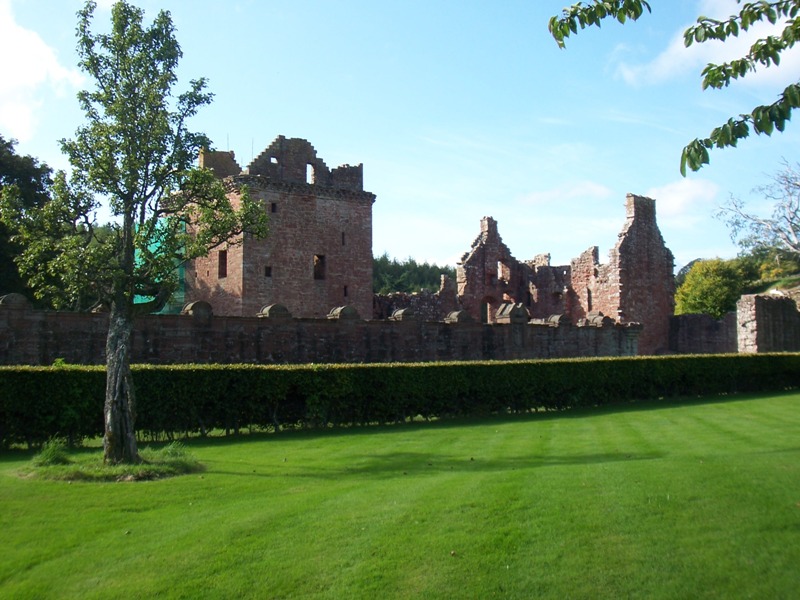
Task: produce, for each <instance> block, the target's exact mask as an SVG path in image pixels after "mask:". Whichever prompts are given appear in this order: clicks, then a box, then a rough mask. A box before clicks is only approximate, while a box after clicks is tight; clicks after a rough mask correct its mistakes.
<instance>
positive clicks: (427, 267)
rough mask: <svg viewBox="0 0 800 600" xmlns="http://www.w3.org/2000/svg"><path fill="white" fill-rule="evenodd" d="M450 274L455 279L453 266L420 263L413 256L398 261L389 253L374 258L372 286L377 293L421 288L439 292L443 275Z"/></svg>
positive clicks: (416, 290)
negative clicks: (390, 256)
mask: <svg viewBox="0 0 800 600" xmlns="http://www.w3.org/2000/svg"><path fill="white" fill-rule="evenodd" d="M443 274H444V275H449V276H450V277H451V278H453V279H455V276H456V270H455V269H454V268H453V267H447V266H445V267H440V266H439V265H437V264H436V263H433V264H429V263H428V262H422V263H418V262H417V261H416V260H414V259H413V258H410V257H409V258H408V259H406V260H405V261H398V260H397V259H396V258H392V259H390V258H389V255H388V254H387V253H384V254H383V255H382V256H379V257H376V258H374V259H373V263H372V288H373V290H374V291H375V293H376V294H390V293H392V292H406V293H413V292H419V291H421V290H427V291H430V292H438V291H439V286H440V285H441V276H442V275H443Z"/></svg>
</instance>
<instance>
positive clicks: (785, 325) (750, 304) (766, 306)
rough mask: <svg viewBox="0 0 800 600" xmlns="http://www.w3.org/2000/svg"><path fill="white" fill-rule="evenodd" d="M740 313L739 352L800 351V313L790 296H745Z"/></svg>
mask: <svg viewBox="0 0 800 600" xmlns="http://www.w3.org/2000/svg"><path fill="white" fill-rule="evenodd" d="M736 314H737V324H738V328H737V329H738V333H739V335H738V346H739V352H798V351H800V312H798V310H797V305H796V304H795V301H794V300H793V299H791V298H789V297H788V296H780V295H746V296H742V297H741V298H740V299H739V302H737V303H736Z"/></svg>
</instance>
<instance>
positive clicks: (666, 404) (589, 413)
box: [152, 390, 798, 448]
mask: <svg viewBox="0 0 800 600" xmlns="http://www.w3.org/2000/svg"><path fill="white" fill-rule="evenodd" d="M784 395H785V396H797V395H798V393H797V391H796V390H794V391H790V392H776V393H770V394H763V393H762V394H741V395H724V396H703V397H691V398H687V397H683V398H667V399H659V400H645V401H638V402H620V403H614V404H605V405H602V406H592V407H581V408H571V409H565V410H548V411H545V410H541V411H537V412H526V413H503V414H489V415H485V416H481V417H461V416H449V417H443V418H439V419H431V420H425V419H423V418H421V417H420V418H417V419H415V420H414V421H411V422H405V423H392V424H372V425H369V424H368V425H352V426H349V425H347V426H338V427H326V428H297V429H283V430H281V431H279V432H277V433H276V432H267V431H254V432H243V433H240V434H239V435H225V436H206V437H191V438H188V439H181V441H182V442H184V443H185V444H186V445H187V446H192V447H198V448H203V447H209V446H213V447H219V446H225V445H228V444H240V443H243V442H247V441H253V442H256V441H258V442H271V441H273V442H286V441H287V440H297V441H302V440H313V439H318V438H328V437H338V436H354V435H392V434H406V433H408V432H409V431H415V430H430V429H434V430H436V429H451V428H463V427H489V426H495V425H502V424H505V423H524V422H538V421H549V420H554V419H590V418H595V417H602V416H603V415H609V414H618V413H635V412H642V411H648V412H650V411H658V410H668V409H674V408H680V407H685V406H698V405H713V404H724V403H727V402H734V401H747V400H757V399H760V398H766V397H770V398H771V397H777V396H784ZM166 443H167V442H155V443H153V444H152V445H153V446H154V447H158V446H159V445H160V444H166Z"/></svg>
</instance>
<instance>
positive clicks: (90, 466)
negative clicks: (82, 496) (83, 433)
mask: <svg viewBox="0 0 800 600" xmlns="http://www.w3.org/2000/svg"><path fill="white" fill-rule="evenodd" d="M139 455H140V457H141V459H142V462H141V463H139V464H135V465H106V464H104V463H103V456H102V452H98V451H97V450H92V451H90V452H85V451H80V452H70V451H69V450H68V449H67V447H66V443H65V442H64V440H60V439H52V440H50V441H48V442H46V443H45V444H44V445H43V447H42V450H41V451H40V452H39V453H38V454H37V455H36V456H34V457H33V459H32V460H31V466H29V467H23V468H22V469H21V470H20V473H21V474H22V475H24V476H25V477H34V478H39V479H49V480H54V481H145V480H151V479H162V478H164V477H174V476H176V475H185V474H187V473H197V472H200V471H203V469H204V468H203V465H201V464H200V462H199V461H198V460H197V458H196V457H195V456H194V455H193V454H191V453H190V452H189V451H188V450H187V449H186V447H185V446H184V445H183V444H181V443H180V442H172V443H171V444H168V445H166V446H164V447H162V448H160V449H155V448H142V449H141V450H140V451H139Z"/></svg>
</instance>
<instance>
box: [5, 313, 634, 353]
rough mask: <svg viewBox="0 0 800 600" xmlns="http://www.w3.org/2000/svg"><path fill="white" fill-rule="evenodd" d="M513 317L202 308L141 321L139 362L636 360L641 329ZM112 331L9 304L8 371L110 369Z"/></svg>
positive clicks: (89, 318)
mask: <svg viewBox="0 0 800 600" xmlns="http://www.w3.org/2000/svg"><path fill="white" fill-rule="evenodd" d="M515 310H516V309H515ZM510 312H514V311H510ZM511 316H512V318H510V319H509V323H508V324H481V323H476V322H474V321H471V320H468V319H467V320H465V319H463V318H461V317H460V316H459V315H455V316H454V317H453V318H451V319H448V321H449V322H442V321H439V322H432V321H424V320H422V319H419V318H416V317H415V316H414V315H413V311H407V312H406V313H405V314H403V315H399V316H395V317H394V318H393V319H392V320H386V321H364V320H362V319H361V318H359V316H358V313H357V312H356V311H355V310H354V309H352V307H344V308H341V307H340V308H338V309H336V310H334V311H331V313H330V314H329V318H325V319H297V318H293V317H292V316H291V314H290V313H289V311H287V310H286V309H285V308H282V307H276V306H273V307H270V309H268V310H265V311H264V312H262V313H261V316H250V317H224V316H214V315H213V311H212V309H211V307H210V305H208V304H206V303H204V302H197V303H193V304H191V305H188V307H187V310H186V311H185V314H182V315H150V316H147V317H143V318H140V319H138V320H137V321H136V324H135V327H134V331H133V335H132V339H131V346H132V347H131V361H132V362H134V363H151V364H176V363H310V362H398V361H399V362H411V361H444V360H512V359H513V360H517V359H520V360H521V359H532V358H568V357H577V356H632V355H635V354H636V350H637V348H636V344H637V337H638V333H639V328H638V326H624V325H618V324H614V323H610V322H598V323H595V324H594V325H591V324H585V325H583V326H575V325H572V324H570V323H568V322H559V321H558V320H556V321H553V322H550V323H529V322H527V318H525V319H524V320H522V321H518V320H515V319H514V318H513V315H511ZM107 329H108V315H107V314H87V313H59V312H45V311H35V310H31V309H30V306H29V305H28V304H27V302H26V301H24V299H23V300H22V302H16V303H14V302H5V303H4V302H0V364H45V365H46V364H52V362H53V361H54V360H55V359H57V358H58V359H63V360H64V361H66V362H68V363H74V364H102V363H104V352H105V336H106V333H107Z"/></svg>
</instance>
